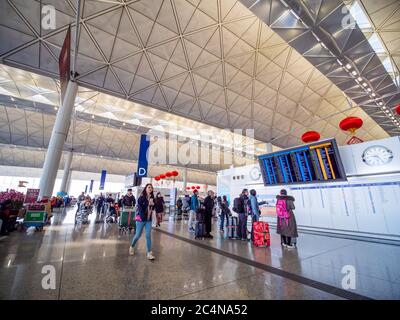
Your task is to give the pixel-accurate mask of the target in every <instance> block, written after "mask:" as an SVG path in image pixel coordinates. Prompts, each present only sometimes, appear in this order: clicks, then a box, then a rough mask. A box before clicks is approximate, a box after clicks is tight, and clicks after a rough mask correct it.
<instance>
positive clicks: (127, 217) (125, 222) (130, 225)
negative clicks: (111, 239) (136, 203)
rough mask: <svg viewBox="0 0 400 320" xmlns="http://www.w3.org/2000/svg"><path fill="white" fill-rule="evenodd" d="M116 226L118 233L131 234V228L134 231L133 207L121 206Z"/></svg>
mask: <svg viewBox="0 0 400 320" xmlns="http://www.w3.org/2000/svg"><path fill="white" fill-rule="evenodd" d="M118 228H119V233H120V234H126V233H129V234H131V232H132V229H133V230H135V231H136V221H135V208H134V207H123V208H122V210H121V215H120V216H119V222H118Z"/></svg>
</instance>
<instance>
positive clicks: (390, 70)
mask: <svg viewBox="0 0 400 320" xmlns="http://www.w3.org/2000/svg"><path fill="white" fill-rule="evenodd" d="M382 64H383V66H384V67H385V69H386V71H387V72H388V73H394V68H393V64H392V61H391V60H390V58H389V57H387V58H386V59H385V60H383V61H382Z"/></svg>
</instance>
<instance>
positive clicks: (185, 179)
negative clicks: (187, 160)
mask: <svg viewBox="0 0 400 320" xmlns="http://www.w3.org/2000/svg"><path fill="white" fill-rule="evenodd" d="M186 187H187V168H186V167H185V170H183V192H185V191H186Z"/></svg>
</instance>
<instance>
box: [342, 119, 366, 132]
mask: <svg viewBox="0 0 400 320" xmlns="http://www.w3.org/2000/svg"><path fill="white" fill-rule="evenodd" d="M362 125H363V121H362V119H360V118H358V117H347V118H344V119H343V120H342V121H340V123H339V127H340V129H342V130H343V131H349V132H350V133H351V134H354V132H355V131H356V130H357V129H360V128H361V127H362Z"/></svg>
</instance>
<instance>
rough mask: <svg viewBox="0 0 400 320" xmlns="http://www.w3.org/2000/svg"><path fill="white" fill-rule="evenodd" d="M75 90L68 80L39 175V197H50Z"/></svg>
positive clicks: (67, 128) (68, 124)
mask: <svg viewBox="0 0 400 320" xmlns="http://www.w3.org/2000/svg"><path fill="white" fill-rule="evenodd" d="M77 91H78V85H77V84H76V82H72V81H69V82H68V86H67V90H66V92H65V96H64V100H63V101H62V105H61V107H60V109H59V110H58V113H57V117H56V121H55V123H54V127H53V131H52V133H51V138H50V143H49V147H48V148H47V152H46V158H45V160H44V164H43V171H42V176H41V177H40V184H39V188H40V192H39V199H42V198H43V197H50V196H51V195H52V192H53V188H54V183H55V181H56V177H57V170H58V167H59V165H60V159H61V154H62V150H63V148H64V142H65V140H66V139H67V135H68V130H69V126H70V123H71V115H72V111H73V108H74V103H75V97H76V93H77Z"/></svg>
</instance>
